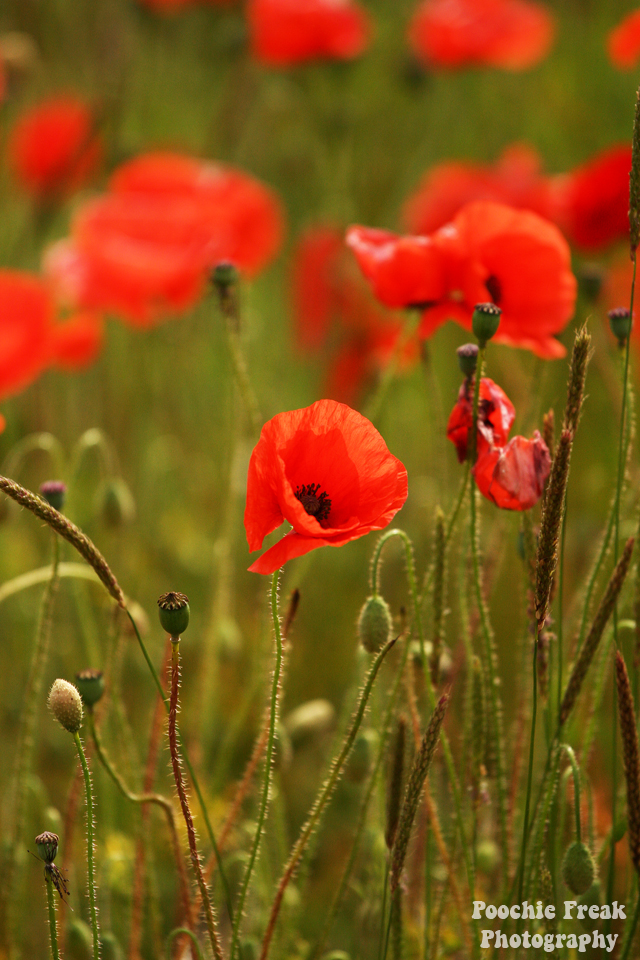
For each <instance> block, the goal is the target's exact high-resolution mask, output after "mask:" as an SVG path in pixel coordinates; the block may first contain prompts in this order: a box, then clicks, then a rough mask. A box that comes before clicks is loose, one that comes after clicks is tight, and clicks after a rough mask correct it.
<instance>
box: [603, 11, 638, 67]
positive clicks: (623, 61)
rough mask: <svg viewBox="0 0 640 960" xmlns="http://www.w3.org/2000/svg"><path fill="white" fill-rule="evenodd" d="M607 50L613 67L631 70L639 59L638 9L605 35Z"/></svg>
mask: <svg viewBox="0 0 640 960" xmlns="http://www.w3.org/2000/svg"><path fill="white" fill-rule="evenodd" d="M607 52H608V54H609V59H610V60H611V62H612V64H613V65H614V67H618V69H619V70H633V68H634V67H635V66H636V64H637V63H638V59H640V10H633V11H632V13H629V14H627V16H626V17H625V18H624V19H623V20H621V22H620V23H619V24H618V26H617V27H614V28H613V30H611V31H610V33H609V35H608V36H607Z"/></svg>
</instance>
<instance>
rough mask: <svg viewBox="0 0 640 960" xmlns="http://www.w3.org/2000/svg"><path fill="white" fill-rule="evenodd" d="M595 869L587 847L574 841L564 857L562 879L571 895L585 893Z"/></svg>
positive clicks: (591, 881) (593, 876)
mask: <svg viewBox="0 0 640 960" xmlns="http://www.w3.org/2000/svg"><path fill="white" fill-rule="evenodd" d="M595 875H596V868H595V864H594V862H593V857H592V856H591V851H590V850H589V847H588V846H587V845H586V844H584V843H581V842H580V841H578V840H576V842H575V843H572V844H571V846H570V847H569V849H568V850H567V852H566V853H565V855H564V859H563V861H562V879H563V880H564V882H565V883H566V885H567V886H568V887H569V890H571V892H572V893H577V894H581V893H586V892H587V890H588V889H589V887H590V886H591V884H592V883H593V881H594V878H595Z"/></svg>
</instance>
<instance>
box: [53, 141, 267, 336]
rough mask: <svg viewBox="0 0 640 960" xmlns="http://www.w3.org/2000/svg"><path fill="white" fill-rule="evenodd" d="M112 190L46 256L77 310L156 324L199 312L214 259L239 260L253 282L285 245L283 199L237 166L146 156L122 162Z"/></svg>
mask: <svg viewBox="0 0 640 960" xmlns="http://www.w3.org/2000/svg"><path fill="white" fill-rule="evenodd" d="M110 188H111V192H110V193H108V194H105V195H104V196H102V197H99V198H98V199H96V200H92V201H90V202H89V203H87V204H85V205H84V207H82V208H81V209H80V210H79V211H78V213H77V215H76V217H75V219H74V221H73V225H72V237H71V240H70V241H62V242H61V243H60V244H58V245H56V246H55V247H53V248H52V249H51V250H50V251H49V253H48V255H47V257H46V259H45V269H46V270H47V272H48V273H49V275H50V276H51V277H52V280H53V282H54V285H55V286H56V288H57V290H58V292H59V295H60V297H61V298H62V299H63V300H64V301H66V302H70V303H71V304H72V305H73V306H76V307H81V308H89V309H104V310H114V311H115V312H118V313H120V314H121V315H122V316H123V317H124V318H125V319H128V320H130V321H131V322H132V323H134V324H137V325H139V326H149V325H150V324H153V323H154V322H156V321H157V320H159V319H161V318H162V317H163V316H165V315H167V314H169V313H176V312H180V311H182V310H185V309H187V308H188V307H190V306H192V305H193V304H194V303H195V302H196V300H197V299H198V297H199V296H200V295H201V293H202V290H203V287H204V283H205V278H206V274H207V271H208V270H209V269H210V268H211V267H212V266H214V265H215V264H216V263H218V262H220V261H222V260H228V261H231V262H232V263H234V264H235V265H236V266H237V267H238V268H239V269H240V270H241V272H243V273H245V274H246V275H247V276H249V277H250V276H253V275H255V274H256V273H257V272H258V271H259V270H260V269H261V268H262V267H264V266H265V265H266V263H267V262H268V261H269V260H270V259H271V258H272V257H273V256H274V255H275V253H276V251H277V249H278V247H279V245H280V241H281V236H282V214H281V210H280V205H279V203H278V201H277V199H276V198H275V196H274V195H273V193H272V192H271V191H270V190H269V189H268V188H267V187H265V186H263V185H262V184H261V183H259V182H258V181H257V180H254V179H253V177H250V176H248V175H247V174H245V173H242V172H240V171H238V170H234V169H232V168H230V167H223V166H219V165H217V164H210V163H205V162H203V161H199V160H196V159H193V158H191V157H183V156H179V155H176V154H171V153H151V154H145V155H142V156H140V157H137V158H136V159H134V160H131V161H130V162H128V163H126V164H124V165H123V166H121V167H120V168H119V169H118V170H117V171H116V172H115V174H114V175H113V177H112V178H111V182H110Z"/></svg>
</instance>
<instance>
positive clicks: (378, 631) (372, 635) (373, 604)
mask: <svg viewBox="0 0 640 960" xmlns="http://www.w3.org/2000/svg"><path fill="white" fill-rule="evenodd" d="M392 627H393V623H392V621H391V611H390V610H389V604H388V603H387V601H386V600H383V598H382V597H378V596H375V597H369V599H368V600H366V601H365V604H364V606H363V608H362V610H361V611H360V616H359V617H358V636H359V637H360V643H361V644H362V646H363V647H364V648H365V650H367V651H368V652H369V653H378V651H379V650H382V648H383V647H384V645H385V643H386V642H387V640H388V639H389V637H390V636H391V629H392Z"/></svg>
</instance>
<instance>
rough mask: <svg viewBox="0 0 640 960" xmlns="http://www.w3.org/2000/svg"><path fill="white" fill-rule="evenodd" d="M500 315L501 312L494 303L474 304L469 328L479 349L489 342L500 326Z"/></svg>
mask: <svg viewBox="0 0 640 960" xmlns="http://www.w3.org/2000/svg"><path fill="white" fill-rule="evenodd" d="M501 315H502V310H501V309H500V307H496V305H495V303H476V305H475V308H474V311H473V317H472V318H471V327H472V329H473V333H474V336H475V337H477V339H478V343H479V344H480V348H481V349H482V348H483V347H484V346H485V345H486V342H487V340H491V337H492V336H493V335H494V334H495V333H496V331H497V329H498V327H499V326H500V317H501Z"/></svg>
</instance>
